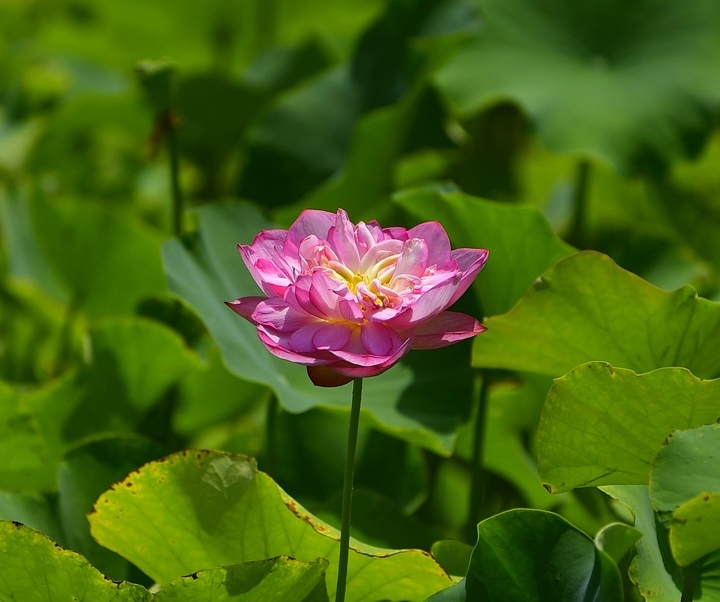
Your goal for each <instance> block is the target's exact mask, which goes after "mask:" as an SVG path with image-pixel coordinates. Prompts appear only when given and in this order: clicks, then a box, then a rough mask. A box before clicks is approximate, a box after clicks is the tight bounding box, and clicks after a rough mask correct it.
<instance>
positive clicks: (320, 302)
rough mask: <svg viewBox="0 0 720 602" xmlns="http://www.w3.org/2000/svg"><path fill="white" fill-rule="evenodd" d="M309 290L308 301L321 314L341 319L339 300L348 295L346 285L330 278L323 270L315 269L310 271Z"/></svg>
mask: <svg viewBox="0 0 720 602" xmlns="http://www.w3.org/2000/svg"><path fill="white" fill-rule="evenodd" d="M311 278H312V281H311V286H310V290H309V291H308V292H309V297H310V302H311V303H312V304H313V305H314V306H315V307H316V308H317V310H318V311H319V312H321V314H322V315H324V316H327V317H328V318H331V319H334V320H342V319H343V314H342V311H341V309H340V301H341V300H342V299H344V298H345V295H349V294H350V293H349V291H348V290H347V286H345V285H343V284H342V283H340V282H338V281H337V280H335V279H333V278H330V276H328V275H327V274H325V272H322V271H320V270H316V271H314V272H313V273H312V276H311Z"/></svg>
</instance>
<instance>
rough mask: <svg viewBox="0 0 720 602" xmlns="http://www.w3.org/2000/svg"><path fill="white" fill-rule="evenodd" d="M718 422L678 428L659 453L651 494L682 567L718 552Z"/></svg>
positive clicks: (719, 482)
mask: <svg viewBox="0 0 720 602" xmlns="http://www.w3.org/2000/svg"><path fill="white" fill-rule="evenodd" d="M718 457H720V425H718V424H712V425H707V426H703V427H700V428H696V429H692V430H689V431H676V432H675V433H673V434H672V437H671V438H670V439H669V442H668V444H667V445H666V446H663V448H662V449H661V450H660V451H659V453H658V456H657V459H656V461H655V466H654V468H653V471H652V474H651V476H650V498H651V500H652V503H653V506H654V507H655V509H656V510H657V511H658V514H659V516H660V518H661V519H662V520H663V521H664V523H665V525H666V526H667V527H669V529H670V546H671V549H672V552H673V556H674V557H675V559H676V560H677V562H678V564H679V565H680V566H687V565H689V564H691V563H692V562H694V561H696V560H698V559H700V558H702V557H703V556H705V555H706V554H709V553H711V552H714V551H716V550H720V538H719V537H718V533H720V475H719V474H718V470H717V462H718Z"/></svg>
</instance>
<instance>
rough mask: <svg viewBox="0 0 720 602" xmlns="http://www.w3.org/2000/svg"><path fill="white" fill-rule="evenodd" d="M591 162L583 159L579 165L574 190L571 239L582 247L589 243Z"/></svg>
mask: <svg viewBox="0 0 720 602" xmlns="http://www.w3.org/2000/svg"><path fill="white" fill-rule="evenodd" d="M589 181H590V162H589V161H587V160H586V159H582V160H581V161H580V162H579V163H578V166H577V172H576V175H575V189H574V191H573V215H572V224H571V227H570V235H569V241H570V242H571V243H572V244H574V245H575V246H576V247H579V248H582V247H584V246H585V245H586V244H587V209H588V184H589Z"/></svg>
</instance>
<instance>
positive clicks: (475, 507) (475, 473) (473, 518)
mask: <svg viewBox="0 0 720 602" xmlns="http://www.w3.org/2000/svg"><path fill="white" fill-rule="evenodd" d="M490 380H491V379H490V374H489V372H487V371H484V372H482V373H480V374H478V375H477V377H476V379H475V387H476V390H479V393H478V403H477V409H476V414H475V424H474V427H475V428H474V432H473V441H472V460H471V462H472V464H471V470H472V476H471V482H470V504H469V507H468V517H467V525H466V531H467V537H468V541H470V542H471V543H474V542H475V538H476V537H477V522H478V518H479V517H480V510H481V508H482V504H483V501H484V500H485V485H486V483H485V471H484V470H483V446H484V444H485V423H486V422H487V404H488V392H489V391H490ZM478 381H481V382H478Z"/></svg>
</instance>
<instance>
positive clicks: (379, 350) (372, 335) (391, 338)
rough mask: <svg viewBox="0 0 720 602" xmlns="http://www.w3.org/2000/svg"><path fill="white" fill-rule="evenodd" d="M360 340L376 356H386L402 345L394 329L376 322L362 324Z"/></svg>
mask: <svg viewBox="0 0 720 602" xmlns="http://www.w3.org/2000/svg"><path fill="white" fill-rule="evenodd" d="M360 341H361V342H362V344H363V347H365V349H367V350H368V352H369V353H370V354H371V355H377V356H387V355H389V354H391V353H392V352H393V350H394V349H397V348H398V347H400V345H402V340H401V339H400V337H399V336H398V334H397V333H396V332H395V331H393V330H392V329H391V328H388V327H387V326H384V325H383V324H381V323H377V322H367V323H366V324H363V325H362V328H361V330H360Z"/></svg>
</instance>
